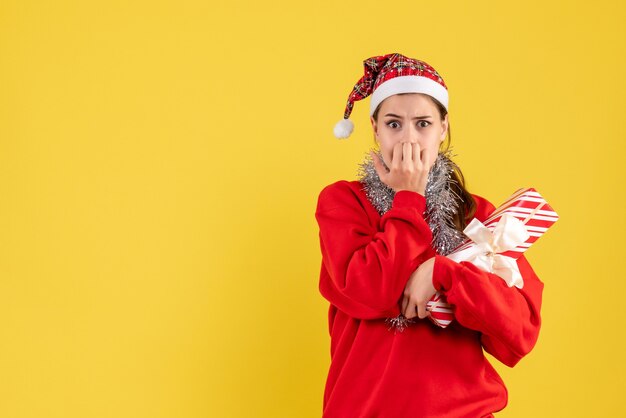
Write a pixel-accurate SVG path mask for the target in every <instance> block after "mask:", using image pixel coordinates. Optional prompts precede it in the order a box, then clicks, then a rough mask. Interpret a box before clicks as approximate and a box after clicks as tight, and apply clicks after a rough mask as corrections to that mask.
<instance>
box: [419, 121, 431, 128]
mask: <svg viewBox="0 0 626 418" xmlns="http://www.w3.org/2000/svg"><path fill="white" fill-rule="evenodd" d="M422 122H423V123H425V125H420V124H421V123H422ZM428 125H430V122H428V121H426V120H420V121H419V122H417V126H419V127H420V128H426V127H427V126H428Z"/></svg>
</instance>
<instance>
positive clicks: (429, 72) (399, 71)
mask: <svg viewBox="0 0 626 418" xmlns="http://www.w3.org/2000/svg"><path fill="white" fill-rule="evenodd" d="M363 67H364V74H363V77H361V79H360V80H359V81H358V82H357V83H356V84H355V86H354V88H353V89H352V92H351V93H350V95H349V96H348V102H347V104H346V108H345V111H344V116H343V117H344V120H343V121H340V122H339V123H338V125H337V126H336V128H335V129H336V132H335V135H336V136H337V137H339V138H345V137H347V136H349V135H350V132H351V131H352V124H351V122H350V121H349V120H348V119H349V118H350V114H351V113H352V109H353V108H354V102H356V101H358V100H362V99H364V98H366V97H367V96H370V95H372V94H373V93H374V92H375V91H376V90H377V89H378V87H380V86H381V85H383V84H384V83H385V82H387V81H390V80H394V81H393V82H392V83H390V84H388V85H385V88H384V89H381V91H380V92H378V93H377V94H375V95H374V96H379V97H377V98H376V102H378V100H381V99H382V100H384V98H385V97H388V96H390V95H393V94H399V93H409V92H416V93H425V94H428V95H430V96H431V97H434V98H435V99H438V100H439V101H440V102H441V103H442V104H443V105H444V107H446V108H447V99H448V98H447V96H448V92H447V89H448V87H447V86H446V84H445V82H444V81H443V78H442V77H441V75H439V73H438V72H437V71H436V70H435V69H434V68H433V67H432V66H430V65H429V64H427V63H426V62H424V61H421V60H418V59H414V58H409V57H406V56H404V55H402V54H398V53H393V54H387V55H380V56H375V57H371V58H368V59H366V60H365V61H363ZM405 76H409V77H408V78H405V79H398V77H405ZM411 76H413V77H414V78H411ZM379 93H380V94H379ZM380 96H382V97H380ZM342 123H343V125H342ZM339 127H341V128H339ZM337 129H339V132H340V135H337V133H338V132H337Z"/></svg>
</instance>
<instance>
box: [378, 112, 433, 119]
mask: <svg viewBox="0 0 626 418" xmlns="http://www.w3.org/2000/svg"><path fill="white" fill-rule="evenodd" d="M385 116H391V117H394V118H398V119H401V117H400V116H398V115H396V114H394V113H387V114H386V115H385ZM428 118H432V116H430V115H425V116H415V117H414V118H413V119H428Z"/></svg>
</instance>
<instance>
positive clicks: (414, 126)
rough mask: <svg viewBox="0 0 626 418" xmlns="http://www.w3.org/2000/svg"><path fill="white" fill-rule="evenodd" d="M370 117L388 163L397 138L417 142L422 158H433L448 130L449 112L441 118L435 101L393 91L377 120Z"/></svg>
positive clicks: (427, 159)
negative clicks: (393, 93)
mask: <svg viewBox="0 0 626 418" xmlns="http://www.w3.org/2000/svg"><path fill="white" fill-rule="evenodd" d="M370 120H371V122H372V128H373V130H374V134H375V136H376V142H378V144H379V146H380V152H381V153H382V156H383V160H384V162H385V164H387V166H388V167H389V166H390V165H391V159H392V154H393V147H394V145H395V144H396V143H398V142H411V143H417V144H419V147H420V151H421V155H420V157H421V159H422V161H431V162H434V161H435V159H436V158H437V153H438V152H439V145H440V144H441V143H442V142H443V141H444V140H445V138H446V132H447V130H448V115H447V114H446V116H445V117H444V119H443V120H441V117H440V115H439V110H438V109H437V106H436V105H435V103H433V101H432V100H431V99H430V98H428V97H427V96H426V95H423V94H420V93H409V94H396V95H394V96H390V97H388V98H386V99H385V100H383V102H382V103H381V104H380V107H379V111H378V120H377V121H376V120H374V118H370ZM423 153H427V154H426V155H424V154H423ZM424 157H427V158H426V159H425V158H424Z"/></svg>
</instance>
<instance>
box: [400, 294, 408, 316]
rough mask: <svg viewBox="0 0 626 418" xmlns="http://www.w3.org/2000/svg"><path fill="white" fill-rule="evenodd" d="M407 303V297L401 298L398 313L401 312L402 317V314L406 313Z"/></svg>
mask: <svg viewBox="0 0 626 418" xmlns="http://www.w3.org/2000/svg"><path fill="white" fill-rule="evenodd" d="M408 303H409V298H408V297H407V296H405V297H403V298H402V308H401V309H400V312H402V313H403V315H404V312H406V305H408Z"/></svg>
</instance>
